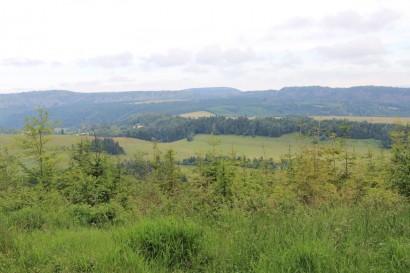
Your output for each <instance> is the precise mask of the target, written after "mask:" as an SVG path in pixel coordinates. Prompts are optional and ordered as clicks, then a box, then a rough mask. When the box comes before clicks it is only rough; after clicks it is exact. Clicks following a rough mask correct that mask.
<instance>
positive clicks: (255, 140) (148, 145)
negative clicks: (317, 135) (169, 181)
mask: <svg viewBox="0 0 410 273" xmlns="http://www.w3.org/2000/svg"><path fill="white" fill-rule="evenodd" d="M15 138H16V136H14V135H0V145H2V144H4V145H7V146H9V145H12V144H13V143H14V140H15ZM81 138H82V137H79V136H71V135H53V136H52V140H51V142H50V145H53V146H58V147H65V148H70V147H71V146H72V145H73V144H75V143H77V142H79V141H80V140H81ZM115 140H116V141H118V142H119V144H120V145H121V146H122V147H123V148H124V150H125V152H126V153H127V155H125V156H121V158H131V157H132V156H133V155H134V154H136V153H137V152H143V153H146V154H147V155H148V156H150V155H151V154H152V151H153V144H152V142H150V141H145V140H140V139H135V138H123V137H118V138H115ZM211 142H217V143H218V145H216V146H215V150H216V151H217V152H219V153H223V154H228V153H231V152H232V151H234V152H235V153H236V154H237V155H238V156H242V155H245V156H247V157H249V158H259V157H261V156H263V157H267V158H273V159H274V160H279V159H280V158H281V156H283V155H285V154H287V153H288V152H289V149H290V151H291V152H297V151H298V150H299V148H300V147H301V146H302V145H304V144H306V143H307V140H306V139H305V138H302V137H300V136H298V135H297V134H292V135H284V136H281V137H276V138H274V137H250V136H235V135H220V136H212V135H196V136H195V138H194V140H193V141H191V142H189V141H187V140H186V139H182V140H179V141H175V142H171V143H159V144H158V148H159V150H160V151H166V150H169V149H173V150H174V151H175V152H176V158H177V159H178V160H182V159H184V158H187V157H190V156H194V155H197V154H200V153H203V154H204V153H206V152H208V151H211V150H212V146H211V145H210V143H211ZM349 147H350V149H351V150H353V149H354V150H355V152H357V153H359V154H364V153H367V152H368V151H369V148H371V149H373V150H378V149H379V142H378V141H377V140H373V139H369V140H350V141H349Z"/></svg>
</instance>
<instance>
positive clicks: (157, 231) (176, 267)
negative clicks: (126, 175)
mask: <svg viewBox="0 0 410 273" xmlns="http://www.w3.org/2000/svg"><path fill="white" fill-rule="evenodd" d="M45 226H46V225H45ZM45 226H44V227H45ZM44 227H42V228H36V229H34V230H22V229H20V228H18V227H13V226H12V225H8V226H7V225H4V224H2V225H1V226H0V261H2V263H0V264H1V265H0V272H403V273H404V272H408V269H409V268H410V209H409V208H408V207H407V208H405V209H402V210H398V211H376V210H369V209H366V208H361V209H357V208H347V207H346V208H323V209H315V210H309V209H302V210H297V211H294V212H291V213H282V212H278V211H277V212H271V213H266V212H256V213H246V212H243V211H237V210H222V211H220V212H219V214H218V215H217V216H216V217H214V218H205V217H204V216H202V215H196V216H193V217H190V218H186V217H183V216H182V215H179V216H177V215H174V216H173V217H166V218H162V219H160V218H157V217H154V218H151V217H143V218H140V219H135V220H134V221H130V222H129V223H128V224H125V225H120V226H116V225H111V226H108V227H106V228H103V229H97V228H85V227H81V226H77V227H71V228H68V229H53V228H44Z"/></svg>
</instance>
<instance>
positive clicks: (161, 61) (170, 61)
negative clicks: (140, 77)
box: [146, 48, 191, 67]
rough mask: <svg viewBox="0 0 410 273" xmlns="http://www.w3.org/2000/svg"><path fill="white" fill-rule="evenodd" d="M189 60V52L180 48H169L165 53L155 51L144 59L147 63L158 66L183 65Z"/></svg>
mask: <svg viewBox="0 0 410 273" xmlns="http://www.w3.org/2000/svg"><path fill="white" fill-rule="evenodd" d="M190 60H191V54H190V52H189V51H187V50H183V49H180V48H172V49H169V50H168V52H167V53H166V54H161V53H155V54H152V55H151V56H150V57H149V58H147V59H146V63H147V64H148V65H152V64H153V65H156V66H159V67H168V66H180V65H185V64H187V63H188V62H189V61H190Z"/></svg>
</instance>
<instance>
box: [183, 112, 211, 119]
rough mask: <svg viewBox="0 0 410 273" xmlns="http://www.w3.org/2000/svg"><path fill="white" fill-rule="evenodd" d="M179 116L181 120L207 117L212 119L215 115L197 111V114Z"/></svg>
mask: <svg viewBox="0 0 410 273" xmlns="http://www.w3.org/2000/svg"><path fill="white" fill-rule="evenodd" d="M179 116H181V117H183V118H207V117H213V116H215V115H214V114H212V113H211V112H208V111H197V112H190V113H185V114H181V115H179Z"/></svg>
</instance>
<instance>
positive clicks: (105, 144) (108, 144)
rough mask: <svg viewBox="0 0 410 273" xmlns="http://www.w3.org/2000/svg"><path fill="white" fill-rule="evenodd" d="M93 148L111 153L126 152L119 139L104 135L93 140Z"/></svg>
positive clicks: (121, 153) (93, 149) (95, 150)
mask: <svg viewBox="0 0 410 273" xmlns="http://www.w3.org/2000/svg"><path fill="white" fill-rule="evenodd" d="M91 150H92V151H93V152H97V151H99V152H101V151H104V152H106V153H107V154H110V155H123V154H125V151H124V148H122V147H121V146H120V145H119V144H118V141H114V140H113V139H112V138H109V137H104V138H103V139H101V138H95V139H93V140H92V141H91Z"/></svg>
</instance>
